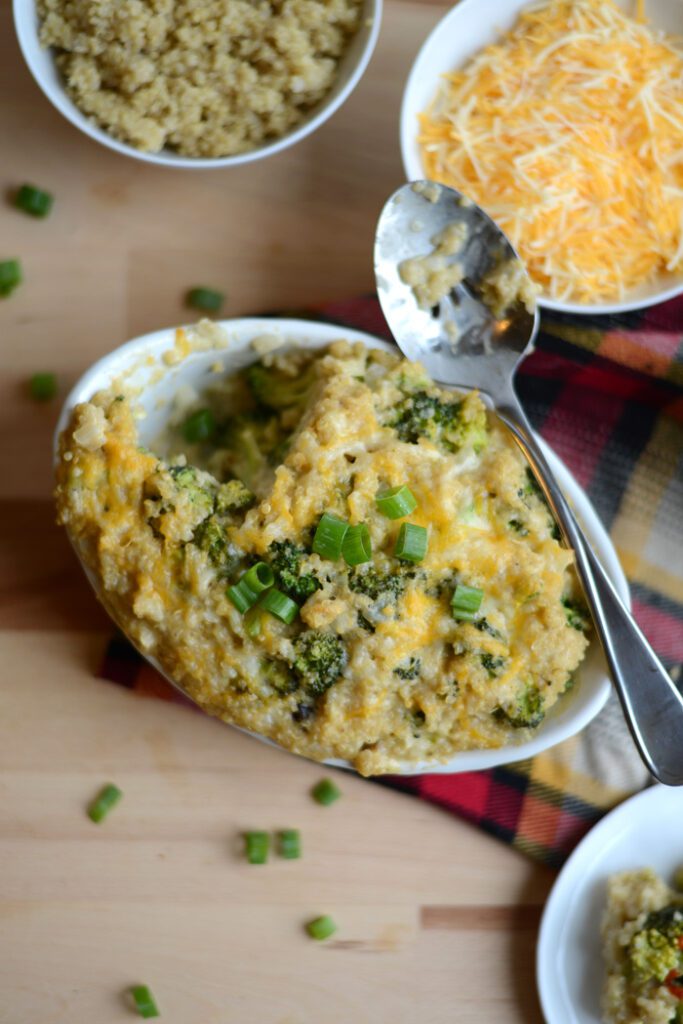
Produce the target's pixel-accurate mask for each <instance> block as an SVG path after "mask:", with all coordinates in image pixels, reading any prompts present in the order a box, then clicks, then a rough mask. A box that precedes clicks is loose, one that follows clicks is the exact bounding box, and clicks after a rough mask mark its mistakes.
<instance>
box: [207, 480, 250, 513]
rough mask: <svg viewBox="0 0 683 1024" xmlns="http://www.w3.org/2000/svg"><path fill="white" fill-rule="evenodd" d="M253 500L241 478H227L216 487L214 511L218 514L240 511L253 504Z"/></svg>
mask: <svg viewBox="0 0 683 1024" xmlns="http://www.w3.org/2000/svg"><path fill="white" fill-rule="evenodd" d="M255 500H256V499H255V497H254V495H253V494H252V493H251V491H250V490H249V488H248V487H245V486H244V484H243V483H242V481H241V480H228V481H227V483H224V484H221V485H220V487H219V488H218V493H217V495H216V512H217V513H218V515H220V516H226V515H229V514H230V513H231V512H242V511H243V510H244V509H247V508H249V506H250V505H253V503H254V501H255Z"/></svg>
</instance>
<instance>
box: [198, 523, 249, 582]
mask: <svg viewBox="0 0 683 1024" xmlns="http://www.w3.org/2000/svg"><path fill="white" fill-rule="evenodd" d="M192 543H193V544H196V545H197V547H198V548H200V549H201V550H202V551H205V552H206V555H207V557H208V559H209V561H210V562H211V564H212V565H213V566H214V567H215V568H216V569H218V570H219V574H220V576H229V575H231V574H232V572H233V570H234V569H236V568H237V565H238V563H239V561H240V559H239V556H238V555H237V554H236V553H235V552H234V549H232V548H231V547H230V543H229V540H228V534H227V531H226V529H225V526H224V525H223V523H221V522H220V521H219V520H218V519H216V517H215V516H209V517H208V519H204V520H202V522H201V523H200V524H199V526H197V528H196V529H195V531H194V533H193V535H192Z"/></svg>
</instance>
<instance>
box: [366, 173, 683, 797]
mask: <svg viewBox="0 0 683 1024" xmlns="http://www.w3.org/2000/svg"><path fill="white" fill-rule="evenodd" d="M454 223H456V224H457V223H460V224H463V225H464V227H465V229H466V234H465V240H464V242H463V243H462V245H461V247H460V249H459V250H458V251H457V253H455V254H453V255H449V256H446V257H445V259H444V260H443V262H444V263H445V264H446V265H450V264H453V263H458V264H460V265H462V267H463V271H464V273H463V280H462V282H461V283H460V284H457V285H455V287H453V288H452V289H451V290H450V292H449V294H448V295H447V296H446V297H445V298H443V299H442V300H441V301H440V302H439V303H438V305H436V306H435V307H434V308H432V309H421V308H420V307H419V306H418V303H417V300H416V298H415V295H414V293H413V290H412V287H411V286H410V285H409V284H406V283H405V282H404V281H403V280H402V277H401V273H400V271H399V267H400V265H401V264H402V262H403V261H404V260H407V259H412V258H414V257H416V256H424V255H427V254H429V253H432V252H433V251H434V248H435V238H436V236H438V235H439V234H440V233H441V232H442V231H444V229H445V228H446V227H447V226H448V225H453V224H454ZM508 259H512V260H518V259H519V258H518V256H517V254H516V252H515V251H514V249H513V248H512V246H511V245H510V243H509V241H508V240H507V238H506V237H505V235H504V234H503V232H502V231H501V230H500V228H499V227H498V226H497V225H496V224H495V223H494V221H492V220H491V218H490V217H488V216H487V214H485V213H484V211H483V210H481V209H480V208H479V207H478V206H476V205H475V204H474V203H472V202H471V200H469V199H467V198H466V197H463V196H462V195H461V194H460V193H459V192H456V191H455V189H451V188H447V187H446V186H444V185H436V184H434V183H433V182H414V183H413V184H408V185H404V186H402V187H401V188H400V189H398V191H397V192H395V193H394V194H393V196H391V198H390V199H389V200H388V201H387V203H386V204H385V206H384V209H383V210H382V214H381V216H380V218H379V222H378V225H377V235H376V238H375V276H376V280H377V291H378V294H379V299H380V302H381V304H382V309H383V311H384V315H385V317H386V319H387V322H388V324H389V326H390V328H391V330H392V333H393V335H394V338H395V339H396V342H397V344H398V346H399V348H400V349H401V351H402V352H403V353H404V354H405V355H406V356H407V357H408V358H409V359H415V360H419V361H420V362H421V363H422V364H423V365H424V366H425V367H426V369H427V371H428V372H429V374H430V376H431V377H432V378H433V379H434V380H436V381H438V382H439V383H442V384H446V385H459V386H461V387H466V388H467V387H470V388H478V389H479V390H481V391H482V392H484V394H486V395H488V396H489V398H490V399H491V400H492V402H493V404H494V406H495V409H496V412H497V414H498V416H500V418H501V419H502V420H503V422H504V423H505V424H506V425H507V426H508V428H509V429H510V430H511V431H512V434H513V436H514V438H515V441H516V442H517V444H518V445H519V447H520V448H521V449H522V451H523V453H524V455H525V456H526V458H527V459H528V460H529V463H530V464H531V467H532V469H533V470H534V473H535V474H536V476H537V478H538V482H539V484H540V486H541V488H542V490H543V493H544V494H545V496H546V498H547V500H548V502H549V504H550V507H551V508H552V510H553V513H554V514H555V517H556V519H557V521H558V522H559V524H560V526H561V528H562V531H563V533H564V537H565V540H566V541H567V543H568V544H569V545H570V546H571V547H572V548H573V549H574V552H575V554H576V564H577V568H578V572H579V577H580V579H581V582H582V584H583V589H584V592H585V595H586V599H587V601H588V604H589V607H590V610H591V614H592V616H593V622H594V623H595V627H596V630H597V632H598V635H599V637H600V640H601V642H602V646H603V649H604V652H605V658H606V660H607V664H608V666H609V669H610V673H611V676H612V680H613V682H614V684H615V686H616V689H617V693H618V694H619V699H620V700H621V705H622V708H623V711H624V715H625V717H626V721H627V723H628V727H629V729H630V731H631V734H632V736H633V739H634V741H635V744H636V747H637V748H638V751H639V753H640V756H641V757H642V759H643V761H644V763H645V765H646V766H647V768H648V769H649V771H650V772H651V773H652V775H654V776H655V778H656V779H659V781H660V782H663V783H665V784H666V785H668V786H680V785H683V696H681V694H679V692H678V690H677V689H676V687H675V686H674V684H673V682H672V680H671V679H670V677H669V675H668V673H667V671H666V669H665V668H664V666H663V665H662V663H661V662H660V661H659V659H658V658H657V656H656V655H655V653H654V651H653V650H652V648H651V647H650V645H649V644H648V642H647V640H646V639H645V637H644V636H643V634H642V633H641V631H640V629H639V628H638V626H637V625H636V623H635V622H634V620H633V618H632V617H631V615H630V614H629V612H628V610H627V609H626V607H625V606H624V604H623V602H622V601H621V599H620V598H619V596H618V594H617V592H616V590H615V589H614V587H613V585H612V583H611V581H610V579H609V578H608V576H607V574H606V573H605V570H604V569H603V568H602V565H601V564H600V562H599V561H598V559H597V557H596V556H595V554H594V553H593V550H592V548H591V546H590V544H589V543H588V541H587V540H586V537H585V535H584V533H583V531H582V529H581V527H580V526H579V524H578V522H577V520H576V518H575V516H574V513H573V512H572V510H571V508H570V507H569V505H568V503H567V501H566V499H565V497H564V495H563V494H562V491H561V490H560V488H559V487H558V485H557V483H556V481H555V479H554V477H553V474H552V472H551V470H550V467H549V466H548V463H547V462H546V459H545V457H544V455H543V452H542V451H541V448H540V446H539V444H538V442H537V441H536V439H535V437H534V434H533V431H532V429H531V427H530V425H529V422H528V420H527V418H526V416H525V414H524V411H523V409H522V407H521V405H520V403H519V400H518V398H517V395H516V394H515V390H514V387H513V379H514V374H515V371H516V369H517V367H518V366H519V363H520V362H521V360H522V359H523V357H524V356H526V355H528V353H529V352H531V351H532V349H533V342H534V338H535V336H536V333H537V331H538V322H539V317H538V310H537V309H536V308H535V302H532V303H531V305H532V307H533V312H530V311H529V310H528V309H527V308H526V306H525V305H524V303H522V302H521V301H518V302H516V303H515V304H514V305H513V306H512V308H510V309H507V310H506V311H505V313H504V315H502V316H500V317H496V316H494V315H493V313H492V312H491V310H490V309H489V308H488V307H487V306H486V305H485V304H484V302H483V301H482V299H481V298H480V297H479V286H480V285H481V283H482V279H483V278H484V277H485V275H486V274H487V272H489V271H490V270H491V269H493V268H494V267H496V266H497V265H498V264H499V262H500V261H501V260H508ZM522 272H523V275H524V277H525V278H526V271H525V270H523V268H522Z"/></svg>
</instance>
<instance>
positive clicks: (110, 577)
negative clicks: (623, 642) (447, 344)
mask: <svg viewBox="0 0 683 1024" xmlns="http://www.w3.org/2000/svg"><path fill="white" fill-rule="evenodd" d="M179 333H180V335H181V336H182V332H179ZM183 401H184V404H183V407H182V409H180V408H178V409H177V410H176V415H175V416H172V417H171V420H170V422H171V425H170V426H169V427H168V428H167V429H166V430H165V432H164V433H163V435H162V436H160V437H159V438H158V439H157V440H156V441H154V442H151V447H152V449H153V450H150V449H149V448H144V447H141V445H140V442H139V439H138V434H137V429H136V420H135V396H134V395H133V394H132V393H127V392H126V390H125V388H123V389H122V390H120V389H119V385H115V386H114V388H113V389H112V390H111V391H105V392H99V393H98V394H96V395H94V397H93V398H92V400H91V401H89V402H86V403H83V404H81V405H78V406H77V407H76V408H75V409H74V411H73V414H72V418H71V422H70V423H69V425H68V427H67V428H66V429H65V430H64V432H63V433H62V436H61V439H60V447H59V458H58V469H57V490H56V498H57V506H58V513H59V519H60V521H61V523H62V524H63V525H64V526H65V527H66V528H67V530H68V532H69V535H70V537H71V539H72V541H73V542H74V544H75V546H76V548H77V550H78V551H79V553H80V555H81V556H82V558H83V560H84V562H85V563H86V564H87V565H88V566H89V567H90V569H91V570H92V571H93V572H94V573H95V575H96V576H97V577H98V579H99V580H100V582H101V591H102V593H101V597H102V600H103V601H104V603H105V605H106V607H107V608H108V610H109V612H110V613H111V614H112V616H113V617H114V619H115V620H116V621H117V622H118V623H119V625H120V626H121V627H122V628H123V629H124V630H125V631H126V633H127V634H128V635H129V636H130V637H131V638H132V639H133V640H134V642H135V643H136V644H137V646H138V647H139V648H140V650H141V651H143V652H144V653H146V654H149V655H150V656H153V657H154V658H156V659H157V660H158V661H159V662H160V664H161V665H162V666H163V668H164V670H165V671H166V672H167V673H168V674H169V675H170V676H171V677H172V678H173V679H174V680H175V681H176V682H177V683H178V684H180V685H181V686H182V687H183V688H184V689H185V690H186V691H187V693H189V694H190V695H191V696H192V697H193V698H194V700H196V701H197V702H198V703H199V704H200V705H201V707H203V708H204V709H205V710H206V711H208V712H209V713H211V714H213V715H217V716H219V717H220V718H223V719H224V720H225V721H228V722H231V723H234V724H236V725H239V726H242V727H244V728H247V729H250V730H253V731H255V732H258V733H261V734H262V735H264V736H267V737H269V738H271V739H273V740H275V741H276V742H278V743H280V744H281V745H282V746H284V747H287V748H288V749H290V750H293V751H295V752H297V753H299V754H303V755H306V756H308V757H311V758H314V759H318V760H320V759H323V758H329V757H338V758H344V759H346V760H348V761H350V762H351V763H352V764H353V765H354V766H355V767H356V768H357V769H358V770H359V771H360V772H362V773H363V774H374V773H382V772H389V771H392V770H396V769H398V768H400V767H401V766H403V765H405V764H406V763H413V764H414V763H417V762H420V761H446V760H447V759H448V758H449V757H451V756H452V755H453V754H454V753H455V752H457V751H461V750H468V749H475V748H491V747H499V746H501V745H503V744H508V743H510V742H514V740H515V739H516V738H524V737H526V736H528V734H529V731H530V730H533V729H535V728H537V727H538V726H539V725H540V723H541V722H542V720H543V718H544V715H545V714H546V713H547V712H548V711H549V710H550V708H552V706H553V705H554V704H555V703H556V701H557V700H558V699H560V698H561V697H562V695H563V694H564V693H565V691H566V690H567V689H569V688H570V686H571V684H572V678H573V672H574V670H575V669H576V667H577V665H578V664H579V662H580V661H581V659H582V657H583V655H584V652H585V649H586V646H587V639H586V635H585V633H586V630H587V627H588V623H587V616H586V613H585V610H584V609H583V608H582V607H581V605H580V602H579V601H578V599H577V594H578V588H577V584H576V580H575V577H574V571H573V565H572V562H573V555H572V553H571V552H570V551H568V550H567V549H566V548H564V547H563V546H562V545H561V544H560V543H559V534H558V531H557V527H556V524H555V523H554V521H553V519H552V516H551V515H550V513H549V510H548V507H547V505H546V503H545V501H544V499H543V497H542V495H541V493H540V491H539V490H538V488H537V486H536V484H535V482H534V480H533V478H532V476H531V475H530V473H529V472H528V470H527V466H526V463H525V461H524V459H523V457H522V455H521V454H520V452H519V451H518V449H517V447H516V446H515V444H514V442H513V441H512V440H511V438H510V437H509V435H508V434H507V432H506V430H505V429H504V428H503V427H502V426H501V425H500V424H499V423H498V422H497V421H496V419H495V417H493V416H492V415H491V414H489V413H488V412H487V410H486V408H485V406H484V404H483V402H482V401H481V399H480V397H479V396H478V395H477V394H476V393H469V394H467V395H461V394H457V393H454V392H452V391H446V390H442V389H440V388H439V387H437V386H436V385H435V384H434V383H433V382H432V381H431V380H430V379H429V378H428V377H427V375H426V373H425V371H424V370H423V368H422V367H421V366H420V365H418V364H415V363H408V362H407V361H405V360H403V359H400V358H398V357H397V356H395V355H394V354H393V353H391V352H388V351H385V350H381V349H368V348H366V347H365V346H364V345H362V344H354V345H351V344H349V343H347V342H343V341H340V342H336V343H334V344H332V345H331V346H329V347H328V348H327V349H325V350H320V349H318V350H315V351H314V350H311V349H289V350H287V351H277V352H271V353H270V354H269V355H265V356H263V357H262V359H261V360H260V361H258V362H255V363H253V364H252V365H251V366H250V367H248V368H247V369H245V370H243V371H241V372H239V373H238V374H234V375H232V376H222V377H217V378H216V380H215V383H214V384H212V385H210V386H207V387H206V388H205V389H203V390H202V392H201V393H195V394H193V395H190V396H187V395H185V396H183Z"/></svg>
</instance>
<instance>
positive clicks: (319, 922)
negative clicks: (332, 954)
mask: <svg viewBox="0 0 683 1024" xmlns="http://www.w3.org/2000/svg"><path fill="white" fill-rule="evenodd" d="M336 930H337V926H336V924H335V923H334V921H333V920H332V918H331V917H330V916H329V915H328V914H325V915H324V916H323V917H316V919H315V921H309V922H308V924H307V925H306V931H307V932H308V934H309V935H310V936H311V938H312V939H317V940H318V942H322V941H323V939H329V937H330V935H334V933H335V932H336Z"/></svg>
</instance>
